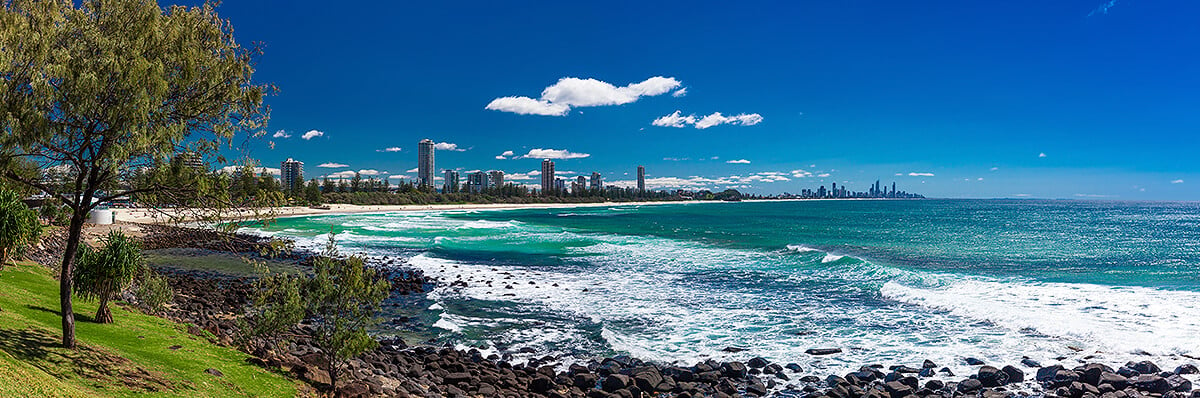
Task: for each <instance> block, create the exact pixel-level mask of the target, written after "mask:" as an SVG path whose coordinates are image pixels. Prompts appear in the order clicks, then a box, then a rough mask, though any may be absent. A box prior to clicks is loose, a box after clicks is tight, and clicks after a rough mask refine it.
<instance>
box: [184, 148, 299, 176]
mask: <svg viewBox="0 0 1200 398" xmlns="http://www.w3.org/2000/svg"><path fill="white" fill-rule="evenodd" d="M174 160H175V161H176V162H178V163H179V164H180V165H181V166H183V167H186V168H188V169H191V170H192V171H195V172H197V173H204V171H205V170H204V169H205V167H204V159H203V158H201V157H200V154H199V153H197V152H192V151H186V152H180V153H179V154H177V155H175V159H174ZM288 160H291V159H288Z"/></svg>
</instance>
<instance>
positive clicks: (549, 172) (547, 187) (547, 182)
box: [542, 159, 554, 195]
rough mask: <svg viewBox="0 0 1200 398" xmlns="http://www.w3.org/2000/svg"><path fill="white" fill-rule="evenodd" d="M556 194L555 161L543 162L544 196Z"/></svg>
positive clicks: (547, 160) (546, 160) (544, 160)
mask: <svg viewBox="0 0 1200 398" xmlns="http://www.w3.org/2000/svg"><path fill="white" fill-rule="evenodd" d="M551 192H554V161H553V160H550V159H543V160H542V195H549V194H550V193H551Z"/></svg>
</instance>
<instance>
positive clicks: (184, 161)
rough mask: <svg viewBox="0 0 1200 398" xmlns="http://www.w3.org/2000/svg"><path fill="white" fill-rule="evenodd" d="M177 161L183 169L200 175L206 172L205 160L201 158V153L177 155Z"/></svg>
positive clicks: (189, 152) (181, 153)
mask: <svg viewBox="0 0 1200 398" xmlns="http://www.w3.org/2000/svg"><path fill="white" fill-rule="evenodd" d="M175 161H177V162H179V164H181V165H183V167H187V168H189V169H192V171H195V172H198V173H203V172H204V159H203V158H201V157H200V154H199V153H196V152H191V151H188V152H180V153H179V154H177V155H175Z"/></svg>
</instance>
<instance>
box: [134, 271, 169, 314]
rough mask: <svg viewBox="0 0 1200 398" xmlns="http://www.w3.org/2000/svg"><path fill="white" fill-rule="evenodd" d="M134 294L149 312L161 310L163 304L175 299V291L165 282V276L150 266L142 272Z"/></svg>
mask: <svg viewBox="0 0 1200 398" xmlns="http://www.w3.org/2000/svg"><path fill="white" fill-rule="evenodd" d="M134 295H136V296H137V298H138V304H139V305H140V306H141V307H142V309H145V310H147V311H150V312H159V311H162V309H163V306H165V305H166V304H167V303H170V302H171V301H173V300H175V291H174V290H172V289H171V285H170V284H169V283H167V278H166V277H165V276H162V275H159V273H157V272H154V270H151V269H150V267H146V268H145V270H144V271H143V272H142V280H141V282H139V283H138V286H137V290H136V291H135V292H134Z"/></svg>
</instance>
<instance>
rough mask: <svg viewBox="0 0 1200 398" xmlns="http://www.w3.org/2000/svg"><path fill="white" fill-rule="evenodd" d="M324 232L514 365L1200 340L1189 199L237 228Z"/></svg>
mask: <svg viewBox="0 0 1200 398" xmlns="http://www.w3.org/2000/svg"><path fill="white" fill-rule="evenodd" d="M331 231H332V233H333V234H334V235H335V237H336V238H337V242H338V244H339V245H340V246H341V247H342V249H343V250H345V251H349V252H353V253H361V254H364V255H368V256H374V257H379V256H390V257H401V258H404V259H405V260H406V261H405V262H406V266H410V267H415V268H419V269H421V270H423V271H424V272H425V273H426V275H429V276H433V277H435V278H437V279H438V280H440V281H441V282H442V283H441V284H439V286H437V287H436V288H435V289H434V290H433V291H431V292H429V293H428V294H427V296H426V297H425V300H426V301H427V302H426V303H425V304H424V305H423V306H422V307H421V310H420V311H421V312H422V314H424V315H423V316H424V319H427V320H429V322H428V324H429V329H428V333H429V335H431V336H433V337H434V338H436V339H437V340H439V341H443V342H449V343H453V344H458V345H459V346H461V347H476V348H480V349H483V350H484V351H486V352H496V353H502V354H505V353H506V354H510V355H512V356H513V357H514V358H516V359H517V360H520V359H521V358H529V357H541V356H545V355H555V356H563V357H565V358H579V359H587V358H593V357H597V356H606V355H614V354H628V355H632V356H635V357H638V358H642V359H647V360H654V361H659V362H662V363H668V364H669V363H678V364H688V365H690V364H694V363H696V362H698V361H702V360H705V359H709V358H712V359H717V360H721V361H727V360H746V359H748V358H752V357H756V356H762V357H765V358H767V359H769V360H772V361H774V362H780V363H789V362H795V363H798V364H800V365H802V366H804V367H805V368H806V369H812V370H828V371H831V372H843V371H846V370H851V369H857V368H858V367H859V366H861V365H864V364H909V365H919V364H920V363H921V361H922V360H925V359H929V360H932V361H934V362H936V363H938V364H939V365H944V366H948V367H950V368H951V369H952V370H955V371H956V373H960V374H965V373H966V372H967V368H968V367H967V365H966V363H965V362H964V360H965V359H966V358H967V357H973V358H978V359H982V360H984V361H986V362H989V363H997V364H1014V363H1018V362H1020V361H1021V359H1023V358H1026V357H1028V358H1032V359H1034V360H1036V361H1038V362H1040V363H1042V364H1043V365H1049V364H1055V363H1062V364H1064V365H1070V366H1074V365H1076V364H1079V363H1081V362H1083V361H1087V362H1105V363H1124V362H1125V361H1129V360H1145V359H1151V360H1154V361H1155V362H1157V363H1159V365H1160V366H1162V367H1164V368H1166V367H1173V366H1175V365H1177V364H1180V363H1184V362H1189V361H1190V362H1194V361H1193V360H1191V359H1190V357H1195V356H1200V351H1198V345H1197V342H1198V341H1200V340H1197V338H1196V337H1195V336H1198V335H1200V278H1198V276H1200V270H1198V269H1200V205H1197V204H1194V203H1127V202H1113V203H1109V202H1073V201H1072V202H1049V201H1047V202H1041V201H971V200H925V201H845V202H838V201H821V202H816V201H814V202H766V203H737V204H680V205H667V206H644V207H639V206H618V205H614V206H612V207H592V208H574V209H571V208H564V209H533V210H503V211H442V212H393V213H382V214H357V215H330V216H316V217H298V218H287V219H281V220H280V221H279V222H278V223H277V224H273V225H271V226H270V227H267V228H249V229H247V232H252V233H257V234H262V235H270V236H279V237H288V238H292V239H295V240H296V242H297V245H298V246H300V247H307V248H316V247H319V245H322V244H324V242H325V240H326V238H327V234H328V233H331ZM456 281H457V282H460V283H455V284H453V285H454V286H451V282H456ZM462 285H465V287H464V286H462ZM381 332H382V333H387V330H381ZM731 347H732V348H739V349H743V350H744V351H739V352H727V351H731V350H727V348H731ZM810 348H840V349H842V352H841V353H839V354H835V355H830V356H820V357H817V356H812V355H808V354H805V351H806V350H808V349H810Z"/></svg>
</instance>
